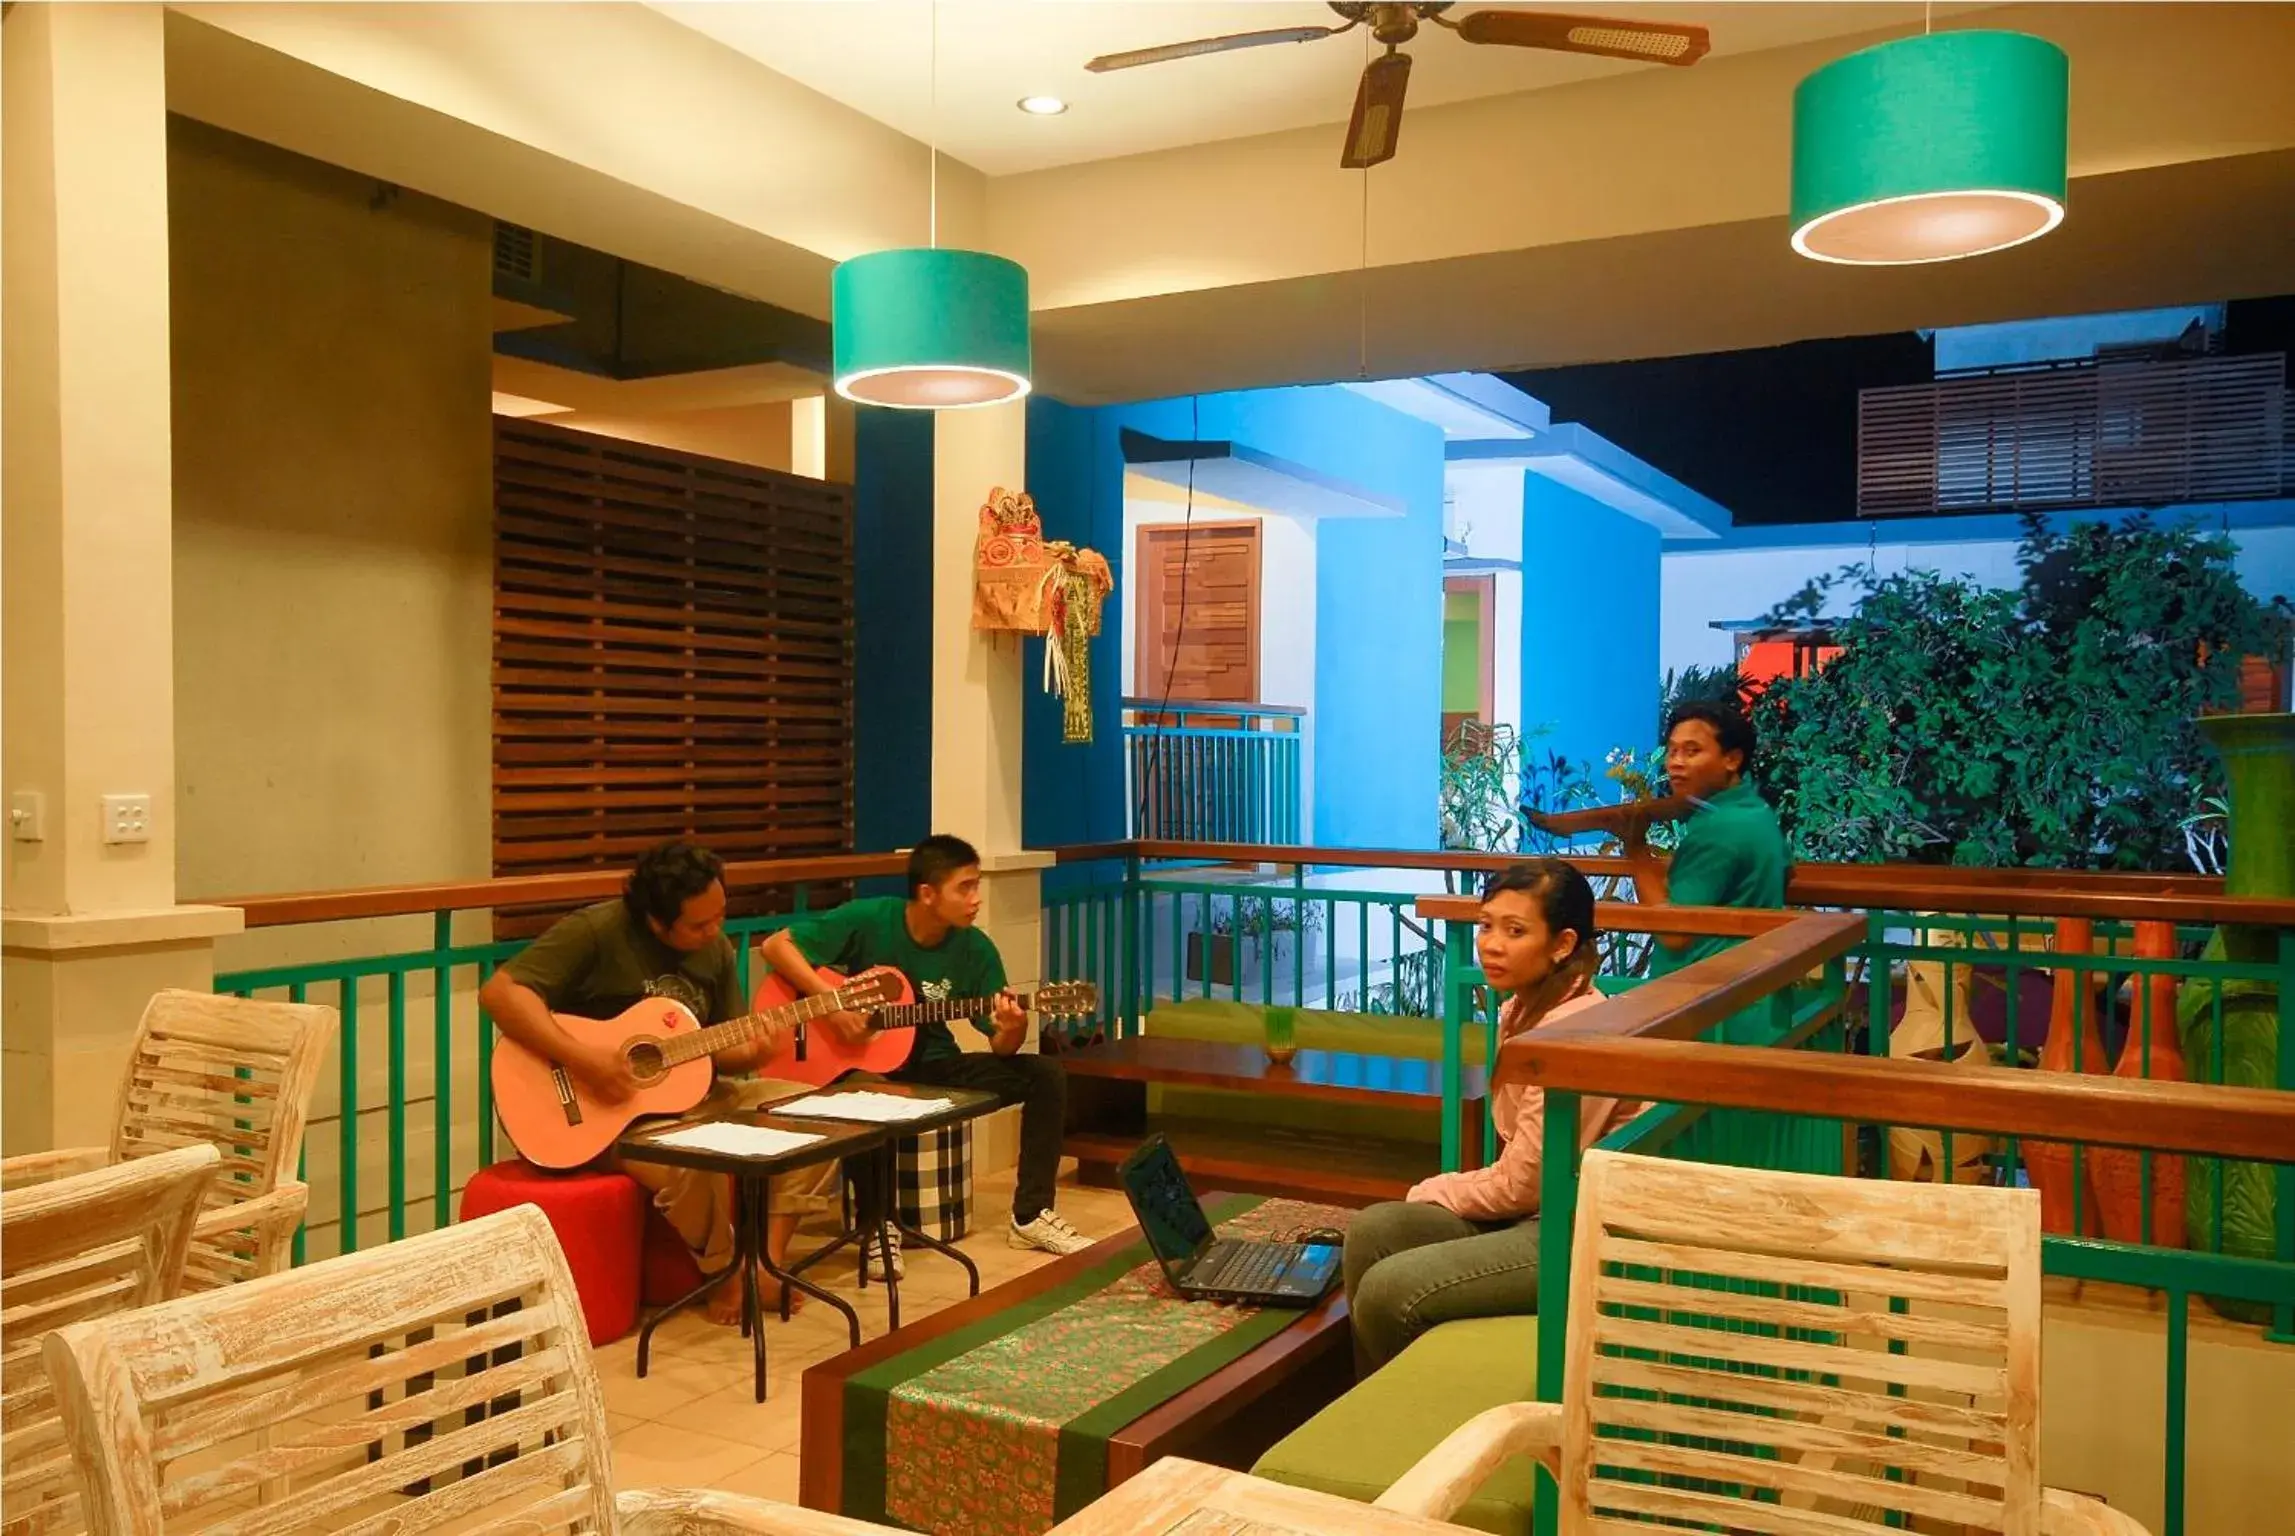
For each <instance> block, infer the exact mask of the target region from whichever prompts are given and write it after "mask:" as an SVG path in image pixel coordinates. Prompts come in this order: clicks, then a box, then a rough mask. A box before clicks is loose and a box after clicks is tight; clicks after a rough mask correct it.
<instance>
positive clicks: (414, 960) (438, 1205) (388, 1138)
mask: <svg viewBox="0 0 2295 1536" xmlns="http://www.w3.org/2000/svg"><path fill="white" fill-rule="evenodd" d="M791 892H792V904H793V907H794V910H793V911H792V912H790V913H786V914H778V915H772V916H762V917H745V918H734V919H731V920H729V921H728V922H727V923H726V925H725V932H726V935H727V936H728V937H729V938H731V939H732V940H733V943H734V954H735V965H736V967H737V971H738V974H739V976H740V979H741V990H742V992H743V994H744V995H747V994H748V993H749V990H750V976H749V969H750V952H751V949H752V948H753V946H754V944H755V941H756V940H757V939H758V938H760V937H761V936H763V935H764V934H767V933H770V932H773V931H774V930H775V929H778V928H781V927H784V926H786V925H787V924H788V923H790V922H792V921H794V920H795V918H796V917H797V916H799V915H801V914H802V913H803V912H804V911H805V910H806V907H807V905H808V895H809V892H808V890H807V888H806V887H805V886H804V885H796V886H793V887H792V888H791ZM453 920H454V913H453V912H451V911H441V912H438V913H435V914H433V917H432V924H433V928H432V942H431V946H430V948H428V949H421V950H411V951H407V952H405V953H401V954H391V955H363V956H355V957H351V958H347V959H336V960H319V961H311V962H308V963H304V964H299V965H276V966H264V967H260V968H256V969H250V970H239V971H226V972H218V973H217V975H216V977H215V990H216V991H217V992H225V993H230V994H232V995H234V996H238V997H256V996H261V995H265V994H271V995H277V994H282V993H283V994H284V995H285V996H287V997H288V998H289V999H291V1000H292V1001H295V1002H298V1003H300V1002H321V1003H331V1004H333V1005H334V1007H335V1009H336V1011H337V1012H338V1013H340V1015H341V1016H342V1025H341V1031H340V1033H339V1036H338V1038H337V1053H338V1054H337V1077H336V1080H337V1083H338V1085H339V1087H338V1095H339V1100H340V1102H339V1104H338V1107H337V1108H338V1123H337V1125H336V1128H335V1130H336V1134H335V1137H334V1144H333V1146H332V1147H326V1146H321V1147H320V1149H319V1163H318V1171H319V1172H320V1173H321V1174H322V1175H324V1174H325V1173H326V1172H327V1171H328V1168H327V1164H328V1162H329V1161H330V1160H331V1161H332V1164H333V1170H332V1171H333V1173H334V1175H335V1178H336V1181H337V1182H336V1190H335V1235H336V1247H335V1250H334V1251H335V1252H338V1253H349V1252H351V1251H353V1250H355V1249H356V1248H357V1247H358V1246H359V1225H360V1222H361V1220H362V1219H363V1218H369V1217H372V1216H374V1215H375V1214H377V1213H376V1212H375V1211H371V1210H365V1209H362V1207H361V1203H360V1197H361V1190H360V1178H359V1146H360V1141H361V1136H362V1124H361V1122H362V1121H363V1120H364V1119H365V1118H366V1116H367V1115H369V1114H371V1113H372V1111H371V1110H369V1109H367V1108H366V1107H365V1106H364V1104H363V1102H362V1094H361V1091H360V1074H361V1071H362V1069H363V1068H364V1067H365V1065H366V1064H367V1058H366V1052H367V1051H369V1050H371V1049H372V1048H373V1034H372V1031H371V1029H364V1028H363V1026H365V1025H366V1023H367V1021H368V1018H369V1017H370V1015H368V1014H367V1012H366V1009H367V1008H368V1006H369V1005H372V1004H373V1003H375V1002H377V1001H379V1002H380V1004H381V1006H382V1009H383V1026H384V1029H383V1042H382V1048H383V1052H384V1059H383V1069H384V1075H385V1080H386V1085H387V1086H386V1097H385V1100H384V1103H383V1106H382V1117H383V1130H384V1139H385V1142H386V1145H387V1149H388V1158H389V1162H388V1167H387V1171H386V1173H385V1178H386V1180H387V1186H386V1191H385V1195H384V1200H383V1203H382V1206H381V1208H380V1213H379V1214H380V1215H381V1217H382V1221H383V1226H384V1230H385V1232H386V1234H387V1236H388V1238H389V1239H390V1240H391V1241H394V1242H395V1241H396V1240H397V1239H399V1238H401V1237H404V1236H406V1235H407V1232H408V1229H409V1228H408V1218H409V1213H410V1212H419V1210H420V1207H421V1205H422V1203H423V1197H422V1196H420V1195H417V1196H414V1197H412V1198H411V1199H410V1196H409V1191H408V1189H407V1183H406V1179H407V1152H408V1121H409V1113H408V1111H409V1102H410V1101H409V1096H408V1091H407V1087H408V1077H409V1067H410V1064H419V1062H420V1061H421V1059H422V1054H423V1051H424V1049H425V1047H423V1046H421V1045H417V1044H415V1043H414V1042H417V1041H419V1039H420V1026H419V1024H418V1023H417V1022H416V1019H415V1014H416V1009H415V1008H414V1007H413V1006H411V1005H412V1003H413V1001H414V1000H413V999H412V998H411V997H410V993H411V992H412V990H413V988H412V985H411V983H412V981H413V979H414V978H417V977H426V978H427V979H428V980H429V983H430V988H431V998H430V1009H429V1014H430V1016H429V1026H430V1028H429V1032H428V1033H429V1039H428V1042H427V1047H426V1048H427V1055H428V1059H429V1062H430V1065H431V1069H432V1070H431V1081H432V1085H433V1088H432V1092H433V1099H432V1106H431V1137H432V1147H431V1160H432V1166H431V1177H430V1189H429V1190H428V1192H427V1196H428V1204H429V1207H430V1221H429V1225H430V1226H432V1227H439V1226H444V1225H446V1224H447V1223H448V1222H449V1221H451V1220H452V1219H453V1205H454V1192H455V1191H456V1190H457V1189H459V1188H460V1187H461V1185H462V1183H463V1182H464V1179H465V1178H466V1177H467V1176H468V1174H470V1173H473V1172H476V1171H477V1169H479V1168H483V1167H485V1166H487V1165H488V1164H490V1163H492V1162H493V1161H494V1160H495V1157H494V1154H495V1121H494V1083H493V1073H492V1063H493V1056H494V1025H493V1022H492V1021H491V1020H490V1019H488V1018H487V1017H486V1012H485V1010H484V1009H483V1008H479V1007H477V1002H476V998H475V996H473V997H472V998H471V1001H470V1003H469V1008H470V1009H471V1010H474V1011H475V1015H476V1017H475V1030H474V1032H473V1037H472V1040H471V1042H470V1043H469V1044H468V1045H467V1046H465V1045H460V1044H458V1042H457V1039H456V1036H457V1033H458V1031H457V1022H458V1014H457V1008H456V1003H457V999H458V997H459V996H460V995H461V994H460V991H459V990H458V988H467V990H468V991H469V992H470V993H472V994H475V993H476V991H477V989H478V988H479V987H480V986H483V985H484V984H485V982H486V980H487V978H488V977H490V976H492V975H493V974H494V972H495V970H496V969H497V968H499V967H500V966H501V965H502V964H503V962H505V961H507V960H508V959H509V958H510V957H511V956H513V955H515V954H517V953H518V951H520V950H521V949H523V948H525V941H523V940H514V941H504V942H498V943H481V944H457V943H455V942H454V933H453V928H454V922H453ZM410 1052H411V1053H412V1054H411V1056H410ZM458 1104H469V1105H471V1106H472V1111H471V1113H472V1117H473V1119H474V1120H475V1122H476V1133H477V1156H476V1158H475V1160H474V1162H473V1163H472V1164H471V1165H470V1166H469V1167H467V1168H464V1167H460V1166H459V1165H458V1164H457V1161H456V1157H455V1135H456V1131H457V1129H458V1125H459V1122H458V1121H457V1120H456V1118H455V1106H456V1105H458ZM312 1150H313V1148H312V1144H311V1143H309V1142H306V1144H305V1146H304V1149H303V1166H302V1170H301V1176H302V1177H303V1178H304V1179H305V1181H306V1182H308V1180H309V1178H310V1176H311V1173H312V1161H313V1160H312ZM322 1225H324V1223H322ZM308 1247H309V1241H308V1223H306V1227H305V1229H303V1230H298V1231H297V1232H296V1234H295V1262H296V1263H298V1264H300V1263H302V1262H303V1261H304V1259H305V1257H306V1256H307V1249H308ZM317 1256H319V1257H325V1256H327V1255H325V1254H324V1253H322V1254H320V1255H317Z"/></svg>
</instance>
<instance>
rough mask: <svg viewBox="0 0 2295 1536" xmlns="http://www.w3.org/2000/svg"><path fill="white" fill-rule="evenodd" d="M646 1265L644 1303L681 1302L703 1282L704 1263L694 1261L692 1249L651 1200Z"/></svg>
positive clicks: (647, 1206)
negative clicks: (702, 1264)
mask: <svg viewBox="0 0 2295 1536" xmlns="http://www.w3.org/2000/svg"><path fill="white" fill-rule="evenodd" d="M643 1265H644V1268H643V1275H644V1292H645V1304H646V1305H647V1306H649V1307H666V1306H668V1305H669V1304H670V1303H671V1302H673V1301H681V1300H683V1299H684V1298H685V1297H687V1296H690V1295H692V1294H693V1290H694V1287H696V1286H698V1285H700V1284H701V1266H700V1265H699V1264H698V1263H696V1262H695V1261H694V1257H693V1250H692V1249H691V1248H688V1247H686V1246H685V1239H684V1238H682V1237H679V1236H678V1235H677V1228H675V1227H673V1226H671V1225H670V1224H669V1218H668V1217H667V1216H664V1215H663V1214H662V1213H661V1208H660V1207H658V1206H656V1205H655V1204H654V1203H653V1202H652V1201H650V1200H648V1201H647V1202H646V1207H645V1258H644V1260H643Z"/></svg>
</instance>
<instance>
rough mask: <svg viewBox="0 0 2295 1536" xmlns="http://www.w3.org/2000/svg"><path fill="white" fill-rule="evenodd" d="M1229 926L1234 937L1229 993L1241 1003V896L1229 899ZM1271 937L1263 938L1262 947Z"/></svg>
mask: <svg viewBox="0 0 2295 1536" xmlns="http://www.w3.org/2000/svg"><path fill="white" fill-rule="evenodd" d="M1227 925H1228V928H1229V930H1230V932H1231V935H1232V937H1231V940H1230V942H1229V944H1228V946H1227V988H1228V991H1229V992H1231V993H1233V994H1234V1001H1236V1002H1239V1003H1240V1002H1242V1001H1243V898H1242V897H1241V896H1230V897H1228V898H1227ZM1271 937H1272V935H1262V936H1261V945H1262V947H1264V946H1265V943H1266V941H1267V940H1268V939H1269V938H1271Z"/></svg>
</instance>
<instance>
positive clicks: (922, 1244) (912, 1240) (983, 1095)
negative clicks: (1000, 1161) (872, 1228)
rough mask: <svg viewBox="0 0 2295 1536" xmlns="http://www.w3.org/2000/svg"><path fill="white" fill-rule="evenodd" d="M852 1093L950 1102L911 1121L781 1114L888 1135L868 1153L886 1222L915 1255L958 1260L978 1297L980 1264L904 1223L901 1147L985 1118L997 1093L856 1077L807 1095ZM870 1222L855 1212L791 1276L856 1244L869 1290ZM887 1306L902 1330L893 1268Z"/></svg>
mask: <svg viewBox="0 0 2295 1536" xmlns="http://www.w3.org/2000/svg"><path fill="white" fill-rule="evenodd" d="M848 1093H881V1094H885V1095H887V1096H889V1097H893V1098H903V1099H946V1100H947V1101H948V1107H947V1108H946V1109H941V1110H935V1111H933V1112H932V1113H930V1114H926V1115H919V1116H917V1117H916V1118H915V1119H912V1120H867V1121H857V1120H839V1119H837V1118H836V1117H835V1116H834V1115H819V1116H814V1115H802V1116H799V1115H790V1114H789V1113H788V1112H787V1111H786V1110H783V1111H781V1114H782V1116H783V1118H785V1119H787V1120H788V1122H789V1123H790V1124H791V1125H837V1126H854V1125H868V1126H872V1127H874V1128H875V1129H877V1130H880V1131H882V1132H884V1133H885V1136H884V1141H883V1143H882V1144H881V1145H880V1146H878V1147H876V1148H874V1149H873V1150H872V1151H871V1152H870V1153H868V1154H866V1155H868V1156H872V1157H874V1158H875V1159H876V1177H877V1188H878V1190H879V1191H880V1192H881V1195H882V1199H883V1202H884V1212H883V1213H882V1214H883V1216H884V1218H885V1220H886V1222H887V1223H888V1224H889V1225H891V1226H892V1227H893V1229H894V1230H895V1231H897V1232H898V1233H899V1234H900V1236H901V1238H902V1247H903V1249H904V1251H907V1252H914V1251H916V1250H917V1249H919V1248H924V1249H929V1250H931V1251H932V1252H934V1253H938V1254H941V1255H943V1256H945V1257H947V1258H951V1259H954V1260H955V1261H956V1263H957V1267H958V1268H960V1269H962V1270H963V1271H964V1278H965V1281H966V1283H967V1285H968V1286H969V1288H970V1291H971V1294H972V1295H974V1296H977V1295H979V1294H980V1269H979V1266H978V1265H976V1264H974V1263H973V1262H972V1257H971V1255H969V1254H967V1253H966V1252H965V1251H964V1250H963V1249H961V1248H957V1247H954V1246H952V1245H950V1244H948V1243H944V1242H942V1241H941V1240H940V1239H939V1238H938V1237H935V1236H934V1235H933V1234H932V1233H930V1232H926V1231H922V1230H920V1229H918V1228H916V1227H911V1226H907V1225H905V1224H903V1223H902V1221H901V1219H900V1189H899V1178H900V1171H899V1162H900V1159H899V1151H900V1144H901V1143H902V1142H903V1141H905V1140H907V1139H908V1138H909V1137H911V1136H929V1135H931V1134H932V1133H933V1132H935V1131H939V1130H944V1129H946V1128H947V1127H949V1126H952V1125H961V1124H962V1123H964V1122H965V1121H967V1120H977V1119H979V1118H980V1117H981V1116H982V1115H985V1114H987V1113H988V1112H989V1111H990V1110H992V1109H994V1108H996V1106H997V1104H998V1102H999V1101H998V1099H997V1097H996V1095H995V1094H993V1093H989V1092H987V1091H985V1090H984V1089H979V1088H938V1087H934V1086H933V1085H932V1084H930V1083H895V1082H889V1081H885V1080H882V1079H878V1078H857V1079H852V1080H849V1081H847V1082H844V1083H840V1084H838V1085H837V1086H836V1087H833V1088H824V1089H821V1090H820V1091H819V1092H818V1093H815V1094H807V1095H805V1097H807V1098H836V1097H837V1096H839V1095H840V1094H848ZM975 1219H977V1218H975ZM868 1222H869V1217H868V1214H867V1213H866V1212H857V1213H855V1216H854V1220H853V1222H852V1223H851V1225H849V1226H848V1227H847V1228H846V1229H845V1230H844V1231H843V1232H841V1233H839V1234H838V1235H837V1236H836V1237H834V1238H832V1239H831V1240H830V1241H829V1242H827V1243H825V1244H823V1245H822V1246H821V1247H819V1248H816V1249H815V1250H813V1252H811V1253H809V1254H807V1255H805V1257H804V1258H803V1259H800V1260H799V1261H798V1262H796V1263H795V1264H792V1265H790V1266H789V1270H790V1273H792V1274H801V1273H803V1272H804V1271H805V1270H808V1269H810V1268H812V1267H813V1266H814V1265H815V1264H818V1263H820V1262H821V1261H822V1260H823V1259H826V1258H828V1257H829V1256H830V1255H831V1254H833V1253H836V1252H837V1251H838V1250H839V1249H841V1248H843V1247H845V1246H846V1245H847V1244H851V1245H853V1246H855V1247H859V1248H861V1261H860V1283H861V1288H862V1289H863V1290H866V1289H867V1288H868V1283H869V1266H868V1256H867V1249H866V1247H865V1246H863V1237H864V1229H865V1228H866V1227H867V1225H868ZM885 1306H886V1320H887V1321H888V1322H889V1323H890V1324H891V1325H892V1328H893V1330H894V1331H896V1332H897V1331H898V1330H899V1328H900V1277H899V1276H897V1275H895V1274H893V1273H892V1268H891V1266H890V1265H887V1266H886V1268H885ZM854 1342H855V1343H858V1342H859V1340H858V1339H855V1340H854Z"/></svg>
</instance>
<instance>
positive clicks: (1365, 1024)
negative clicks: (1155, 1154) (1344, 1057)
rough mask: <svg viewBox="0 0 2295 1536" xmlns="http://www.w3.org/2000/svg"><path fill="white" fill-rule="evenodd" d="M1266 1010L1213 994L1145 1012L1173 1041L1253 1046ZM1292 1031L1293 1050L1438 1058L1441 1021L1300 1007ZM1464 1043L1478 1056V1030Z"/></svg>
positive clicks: (1151, 1025)
mask: <svg viewBox="0 0 2295 1536" xmlns="http://www.w3.org/2000/svg"><path fill="white" fill-rule="evenodd" d="M1266 1014H1267V1010H1266V1008H1265V1007H1264V1006H1263V1005H1261V1004H1259V1003H1238V1002H1230V1001H1228V1000H1226V999H1224V998H1216V997H1196V998H1189V999H1188V1000H1187V1001H1185V1002H1178V1003H1173V1002H1160V1003H1157V1004H1156V1005H1155V1006H1154V1008H1153V1009H1151V1010H1150V1011H1149V1013H1148V1016H1147V1032H1148V1033H1149V1034H1151V1035H1163V1036H1166V1037H1168V1038H1171V1039H1175V1040H1216V1041H1219V1042H1221V1043H1222V1044H1227V1045H1248V1044H1256V1043H1257V1042H1259V1041H1261V1040H1264V1039H1265V1038H1267V1026H1266V1022H1265V1020H1266ZM1294 1034H1295V1038H1296V1039H1297V1040H1298V1042H1299V1048H1300V1049H1301V1050H1306V1051H1353V1052H1356V1053H1357V1054H1359V1055H1364V1056H1406V1057H1410V1058H1412V1059H1414V1060H1418V1061H1440V1060H1442V1020H1440V1019H1426V1018H1419V1017H1417V1016H1416V1015H1412V1014H1388V1013H1332V1012H1330V1011H1329V1010H1327V1009H1322V1008H1302V1009H1300V1010H1299V1013H1298V1019H1297V1023H1296V1026H1295V1030H1294ZM1465 1046H1466V1059H1467V1060H1468V1061H1470V1062H1478V1061H1480V1060H1482V1037H1481V1032H1480V1031H1479V1030H1474V1031H1469V1032H1468V1034H1467V1037H1466V1041H1465Z"/></svg>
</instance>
